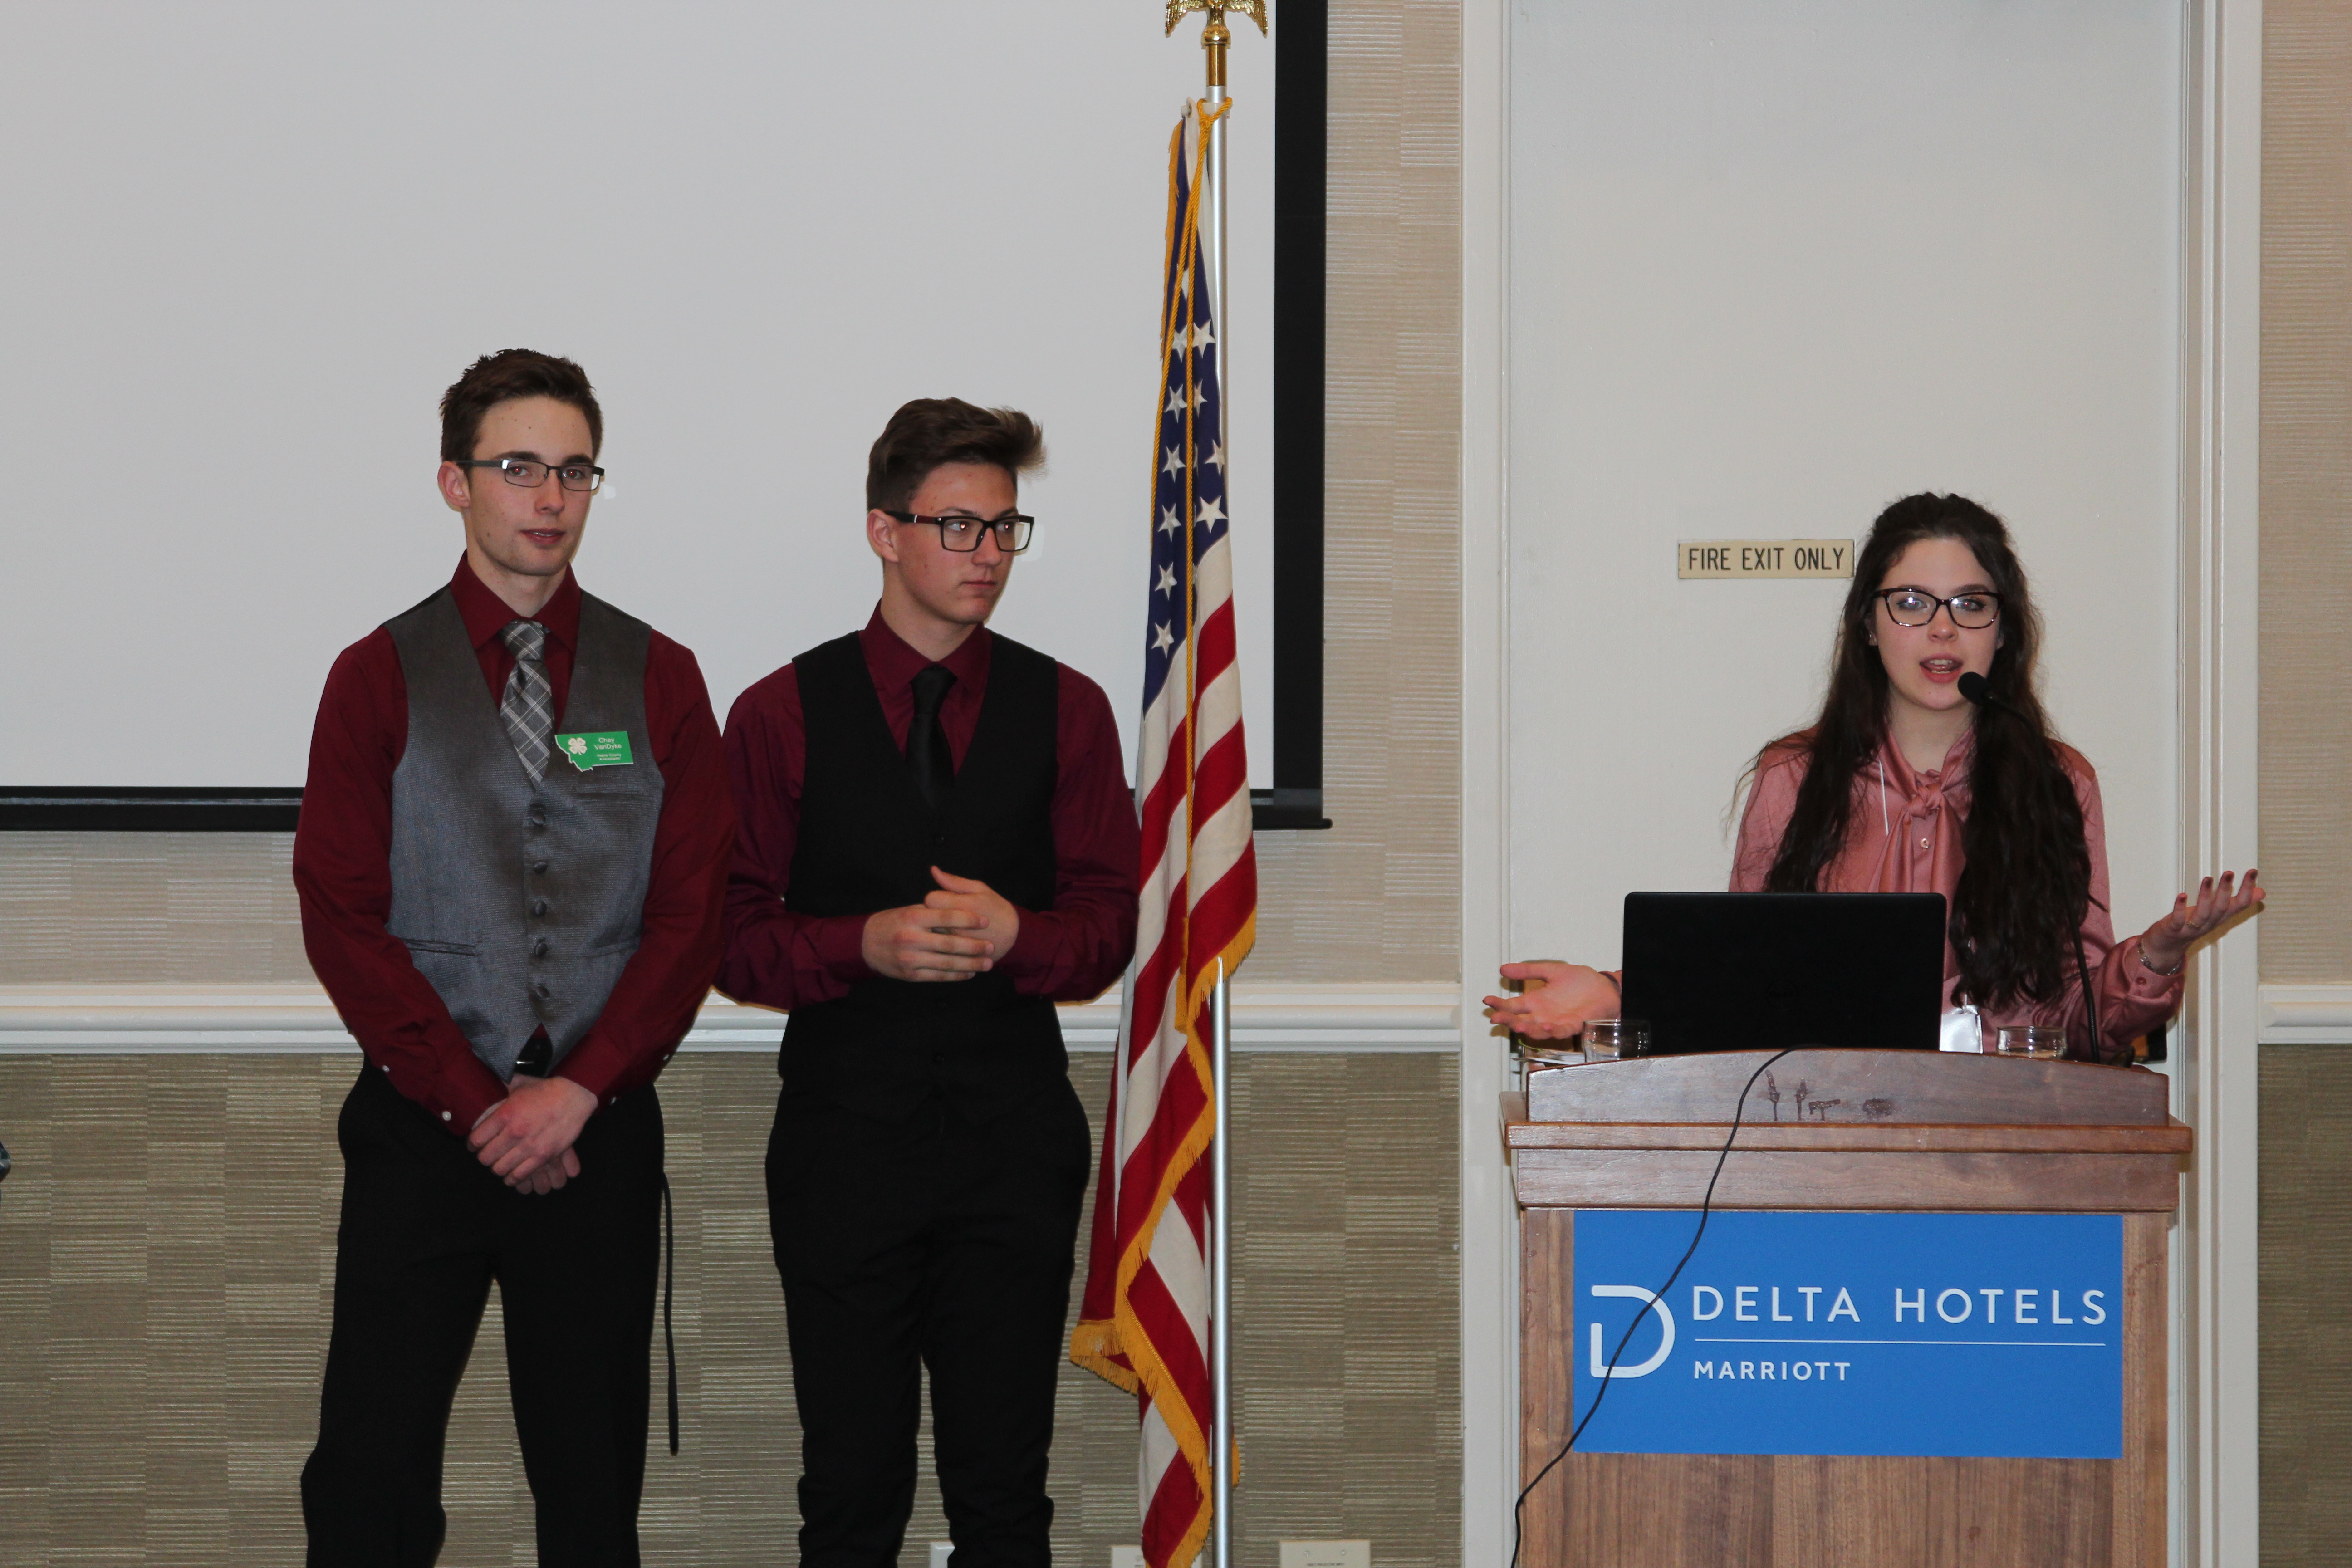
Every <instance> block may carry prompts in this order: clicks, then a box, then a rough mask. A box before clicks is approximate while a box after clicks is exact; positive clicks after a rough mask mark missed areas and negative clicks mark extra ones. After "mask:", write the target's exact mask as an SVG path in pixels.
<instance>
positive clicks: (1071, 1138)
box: [768, 1079, 1091, 1568]
mask: <svg viewBox="0 0 2352 1568" xmlns="http://www.w3.org/2000/svg"><path fill="white" fill-rule="evenodd" d="M1090 1151H1091V1138H1090V1135H1089V1133H1088V1131H1087V1117H1086V1112H1085V1111H1084V1110H1081V1109H1080V1108H1079V1105H1078V1097H1077V1095H1076V1091H1074V1090H1073V1089H1071V1088H1070V1085H1069V1081H1068V1080H1067V1079H1061V1080H1059V1081H1057V1082H1055V1084H1054V1085H1052V1086H1051V1087H1050V1088H1049V1089H1046V1090H1045V1091H1043V1092H1041V1093H1039V1094H1037V1095H1035V1096H1034V1097H1032V1098H1031V1099H1029V1100H1026V1101H1024V1102H1023V1103H1021V1104H1019V1105H1017V1106H1015V1107H1014V1108H1013V1110H1009V1111H1006V1112H1004V1113H1003V1114H1002V1115H999V1116H995V1117H992V1118H991V1119H990V1120H988V1121H982V1122H978V1123H975V1122H972V1121H968V1120H966V1119H965V1118H963V1117H962V1116H961V1115H960V1114H958V1113H957V1112H956V1111H955V1110H952V1109H950V1107H949V1106H948V1104H947V1102H946V1101H944V1100H938V1099H933V1100H927V1101H926V1102H925V1103H924V1104H923V1105H921V1106H919V1108H918V1110H917V1112H916V1115H915V1117H914V1119H913V1120H912V1121H910V1122H907V1123H885V1122H881V1121H873V1120H870V1119H868V1118H866V1117H862V1116H859V1115H857V1114H856V1113H855V1112H852V1111H849V1110H843V1109H841V1108H839V1107H837V1106H835V1105H833V1104H832V1103H830V1102H827V1101H823V1100H816V1101H812V1100H809V1099H808V1098H806V1097H804V1096H803V1097H797V1098H796V1097H795V1096H794V1095H793V1093H792V1091H791V1090H789V1089H787V1090H786V1091H785V1093H784V1095H783V1097H782V1099H781V1100H779V1101H778V1103H777V1108H776V1124H775V1130H774V1131H773V1132H772V1133H771V1134H770V1137H769V1141H768V1216H769V1226H770V1229H771V1232H772V1236H773V1237H774V1240H775V1247H776V1268H777V1272H778V1273H779V1274H780V1275H782V1279H783V1286H784V1304H785V1310H786V1312H787V1314H788V1317H789V1330H790V1333H791V1340H792V1351H793V1394H794V1397H795V1399H796V1401H797V1403H798V1405H799V1407H800V1417H801V1432H802V1450H801V1453H802V1475H801V1481H800V1505H801V1532H800V1545H801V1563H802V1565H803V1568H889V1565H892V1564H895V1563H897V1562H898V1548H899V1544H900V1542H901V1541H902V1539H903V1538H904V1536H905V1534H906V1530H907V1519H908V1514H909V1513H910V1512H911V1510H912V1509H913V1507H914V1497H915V1465H916V1454H915V1436H916V1426H917V1422H918V1419H919V1415H920V1397H921V1394H920V1391H921V1381H920V1375H919V1365H918V1363H920V1366H921V1367H928V1368H929V1370H930V1376H931V1428H932V1438H933V1447H934V1462H935V1464H936V1465H937V1468H938V1472H939V1478H940V1493H941V1497H942V1500H943V1501H944V1502H945V1504H946V1507H947V1516H948V1530H949V1533H950V1535H951V1536H952V1537H953V1538H954V1541H955V1546H956V1550H955V1559H954V1568H999V1565H1000V1564H1018V1565H1022V1568H1031V1565H1035V1568H1043V1564H1045V1563H1046V1562H1047V1561H1048V1560H1049V1548H1048V1545H1047V1531H1048V1530H1049V1528H1050V1527H1051V1525H1052V1524H1053V1521H1054V1505H1053V1502H1052V1500H1050V1499H1048V1498H1047V1497H1046V1495H1045V1456H1046V1450H1047V1448H1048V1447H1051V1445H1052V1443H1053V1437H1054V1388H1055V1377H1056V1374H1057V1373H1058V1372H1059V1369H1060V1366H1061V1361H1062V1331H1063V1320H1064V1317H1065V1316H1066V1312H1067V1310H1068V1308H1069V1300H1070V1270H1071V1264H1072V1260H1073V1256H1074V1253H1075V1250H1076V1243H1077V1228H1078V1209H1079V1205H1080V1203H1081V1201H1082V1200H1083V1198H1084V1197H1085V1194H1086V1184H1087V1173H1088V1170H1089V1166H1090V1159H1089V1155H1090Z"/></svg>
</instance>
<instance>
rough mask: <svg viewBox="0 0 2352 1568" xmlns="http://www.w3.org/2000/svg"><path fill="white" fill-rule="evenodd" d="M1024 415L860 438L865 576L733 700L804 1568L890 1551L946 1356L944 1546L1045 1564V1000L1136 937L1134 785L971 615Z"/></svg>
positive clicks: (999, 547) (1021, 529)
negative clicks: (779, 1036)
mask: <svg viewBox="0 0 2352 1568" xmlns="http://www.w3.org/2000/svg"><path fill="white" fill-rule="evenodd" d="M1044 456H1045V453H1044V444H1043V440H1042V438H1041V437H1040V436H1039V433H1038V430H1037V426H1035V424H1034V423H1033V422H1032V421H1031V420H1030V419H1029V418H1028V416H1025V415H1022V414H1018V413H1015V412H1013V410H1010V409H984V408H978V407H974V406H973V405H971V404H969V403H964V402H961V401H960V400H958V399H954V398H942V399H922V400H919V401H917V402H913V403H909V404H908V405H906V406H905V407H903V408H901V409H899V410H898V413H897V414H895V415H893V416H891V419H890V422H889V425H888V426H887V428H885V429H884V430H883V432H882V436H881V438H880V439H879V440H877V441H876V442H875V443H874V448H873V451H872V453H871V454H870V456H869V458H868V460H867V467H866V507H867V510H866V541H867V542H868V543H869V544H870V545H871V546H872V547H873V550H874V553H875V554H876V555H877V556H879V557H880V558H881V561H882V601H881V604H880V605H879V606H878V607H877V609H876V610H875V612H874V615H873V617H872V618H871V619H870V620H868V621H867V622H866V628H865V629H864V630H863V631H860V632H856V633H853V634H851V635H850V636H847V637H839V638H836V639H835V640H834V641H832V642H828V643H824V644H822V645H820V646H819V647H814V648H811V649H810V650H808V651H807V652H806V653H803V654H802V655H800V656H799V657H798V658H795V659H793V662H792V663H790V664H788V665H786V666H785V667H784V668H782V669H780V670H778V671H776V672H775V673H774V674H773V675H771V676H769V677H768V678H767V679H764V680H762V681H761V682H760V683H759V684H757V685H755V686H753V687H751V689H749V690H747V691H745V692H744V693H743V695H742V697H741V698H740V699H739V700H737V701H736V703H735V707H734V710H732V711H731V712H730V714H729V715H728V720H727V755H728V763H729V765H730V771H731V773H732V774H733V778H734V784H735V799H736V809H737V814H738V816H739V818H740V821H741V824H742V833H741V838H740V845H739V847H738V849H737V853H736V858H735V871H734V876H733V878H732V880H731V882H730V888H729V891H728V950H727V961H726V963H725V965H724V966H723V968H722V969H721V971H720V974H719V988H720V989H721V990H723V991H726V992H727V993H729V994H731V995H733V996H736V997H739V998H740V999H741V1000H744V1001H747V1002H756V1003H760V1004H762V1005H767V1006H771V1007H782V1008H787V1009H789V1010H790V1011H791V1014H792V1017H791V1020H790V1022H789V1023H788V1024H787V1026H786V1027H785V1030H784V1042H783V1052H782V1060H781V1063H780V1070H781V1072H782V1076H783V1089H782V1094H781V1096H780V1097H779V1099H778V1100H777V1105H776V1122H775V1130H774V1131H773V1132H772V1134H771V1136H770V1139H769V1143H768V1213H769V1225H770V1229H771V1231H772V1236H773V1238H774V1242H775V1249H776V1268H777V1271H778V1272H779V1274H781V1275H782V1279H783V1287H784V1301H785V1307H786V1311H787V1315H788V1320H789V1325H788V1326H789V1330H790V1333H791V1341H792V1352H793V1394H794V1396H795V1398H796V1400H797V1402H798V1405H799V1408H800V1416H801V1427H802V1435H803V1436H802V1442H803V1447H802V1458H803V1475H802V1478H801V1481H800V1506H801V1520H802V1524H801V1531H800V1546H801V1562H802V1563H803V1568H886V1565H888V1564H895V1563H897V1562H898V1547H899V1543H900V1540H901V1538H902V1537H903V1536H904V1534H905V1532H906V1525H907V1519H908V1512H909V1510H910V1509H911V1507H912V1504H913V1500H914V1490H915V1467H916V1452H915V1447H916V1444H915V1436H916V1423H917V1418H918V1415H919V1391H920V1387H921V1383H920V1376H919V1367H928V1368H929V1372H930V1380H931V1382H930V1387H931V1416H932V1426H933V1436H934V1445H935V1448H936V1458H937V1468H938V1473H939V1478H940V1493H941V1495H942V1498H943V1500H944V1501H945V1503H946V1507H947V1516H948V1525H949V1531H950V1534H951V1535H952V1536H953V1537H954V1539H955V1546H956V1553H955V1560H956V1568H995V1565H997V1564H1033V1563H1034V1564H1043V1563H1045V1562H1046V1561H1047V1558H1048V1547H1047V1540H1046V1536H1047V1530H1048V1527H1049V1526H1050V1525H1051V1524H1052V1522H1053V1517H1054V1505H1053V1503H1052V1501H1051V1500H1049V1499H1048V1498H1047V1496H1046V1494H1045V1461H1046V1449H1047V1447H1048V1446H1049V1445H1050V1443H1051V1441H1052V1438H1053V1430H1054V1388H1055V1373H1056V1371H1057V1369H1058V1367H1059V1364H1060V1362H1061V1348H1062V1340H1063V1332H1064V1330H1063V1319H1064V1318H1065V1316H1066V1313H1067V1310H1068V1304H1069V1291H1070V1271H1071V1264H1072V1258H1073V1252H1074V1248H1075V1245H1076V1236H1077V1223H1078V1211H1079V1206H1080V1204H1081V1200H1082V1199H1083V1197H1084V1194H1085V1190H1086V1184H1087V1175H1088V1173H1090V1171H1091V1170H1092V1162H1091V1160H1090V1158H1089V1135H1088V1131H1087V1118H1086V1112H1085V1111H1084V1110H1082V1109H1081V1108H1080V1107H1079V1104H1078V1100H1077V1096H1076V1093H1075V1092H1074V1091H1073V1090H1072V1089H1071V1087H1070V1081H1069V1072H1068V1067H1069V1062H1068V1058H1067V1057H1066V1055H1065V1054H1064V1052H1063V1049H1062V1035H1061V1027H1060V1025H1059V1023H1058V1021H1057V1020H1056V1018H1055V1012H1054V1003H1055V1000H1056V999H1063V998H1076V997H1085V996H1091V995H1094V994H1097V992H1099V991H1101V990H1102V989H1103V988H1104V987H1105V986H1107V985H1108V984H1110V983H1111V982H1112V981H1113V980H1115V979H1117V978H1118V974H1119V972H1120V971H1121V970H1123V969H1124V968H1125V967H1126V966H1127V960H1128V956H1129V952H1130V951H1131V950H1132V949H1133V947H1134V945H1135V906H1136V893H1135V872H1136V863H1137V829H1136V815H1135V805H1134V800H1133V796H1132V794H1131V792H1130V789H1129V784H1128V782H1127V774H1126V769H1125V767H1124V765H1123V764H1122V763H1121V761H1120V757H1119V748H1118V728H1117V727H1116V725H1115V724H1114V723H1113V722H1112V720H1111V711H1110V704H1109V703H1108V700H1105V698H1104V696H1103V693H1102V689H1101V688H1099V687H1097V685H1096V684H1095V683H1094V682H1093V681H1091V680H1088V679H1087V678H1086V677H1085V676H1083V675H1080V674H1079V673H1078V672H1077V671H1076V670H1074V669H1072V668H1069V667H1068V666H1067V665H1064V664H1058V663H1056V662H1055V660H1053V659H1052V658H1048V657H1046V656H1045V655H1044V654H1041V653H1035V652H1033V651H1031V650H1030V649H1028V648H1026V647H1022V646H1021V645H1020V644H1019V643H1016V642H1014V641H1013V640H1012V639H1011V638H1009V637H998V636H996V635H994V634H993V633H992V632H990V631H989V630H988V629H987V626H986V623H987V621H988V617H989V615H990V613H991V612H992V611H993V610H994V609H995V608H996V604H997V601H998V599H999V598H1000V597H1001V596H1002V595H1003V592H1004V586H1005V582H1006V579H1007V578H1008V577H1009V576H1010V575H1011V574H1012V570H1013V556H1014V555H1016V554H1017V553H1019V552H1020V551H1021V550H1022V549H1024V547H1025V546H1026V545H1027V543H1028V542H1029V534H1030V530H1031V528H1032V526H1033V524H1032V521H1031V520H1030V519H1029V518H1027V517H1024V516H1023V515H1021V513H1020V512H1019V511H1018V510H1017V508H1016V504H1015V503H1016V499H1017V496H1016V489H1015V487H1016V485H1017V482H1018V476H1019V475H1020V474H1021V473H1023V472H1024V471H1025V470H1027V469H1029V468H1034V467H1035V466H1036V465H1037V464H1038V463H1039V462H1041V461H1042V460H1043V458H1044Z"/></svg>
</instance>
